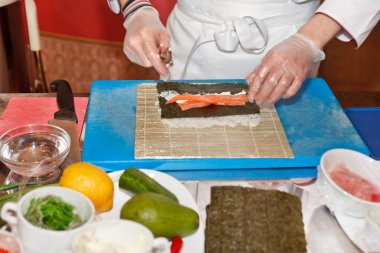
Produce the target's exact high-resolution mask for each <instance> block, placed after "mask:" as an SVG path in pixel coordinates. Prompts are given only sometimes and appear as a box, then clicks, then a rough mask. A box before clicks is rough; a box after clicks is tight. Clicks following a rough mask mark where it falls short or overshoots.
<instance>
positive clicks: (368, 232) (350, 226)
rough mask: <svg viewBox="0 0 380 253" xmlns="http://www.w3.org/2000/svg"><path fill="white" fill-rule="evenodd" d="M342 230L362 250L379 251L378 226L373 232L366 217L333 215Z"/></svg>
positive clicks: (379, 229) (379, 231)
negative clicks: (375, 231)
mask: <svg viewBox="0 0 380 253" xmlns="http://www.w3.org/2000/svg"><path fill="white" fill-rule="evenodd" d="M335 217H336V219H337V220H338V222H339V224H340V226H341V227H342V229H343V231H344V232H345V233H346V234H347V236H348V237H349V238H350V239H351V240H352V241H353V242H354V243H355V244H356V245H357V246H358V247H359V248H360V249H361V250H362V251H364V252H380V243H379V242H380V239H379V238H380V237H379V234H380V228H378V229H377V230H378V232H377V233H374V231H373V228H372V225H371V224H369V221H368V218H367V217H366V218H355V217H350V216H348V215H344V214H337V215H335Z"/></svg>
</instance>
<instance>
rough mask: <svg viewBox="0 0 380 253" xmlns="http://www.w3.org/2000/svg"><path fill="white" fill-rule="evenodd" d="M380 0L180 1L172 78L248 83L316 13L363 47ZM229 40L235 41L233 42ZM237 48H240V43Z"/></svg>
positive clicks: (173, 27) (171, 23)
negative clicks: (275, 49) (277, 47)
mask: <svg viewBox="0 0 380 253" xmlns="http://www.w3.org/2000/svg"><path fill="white" fill-rule="evenodd" d="M379 3H380V0H326V1H325V2H324V3H323V4H322V5H321V6H319V5H320V2H319V0H178V2H177V4H176V6H175V8H174V10H173V11H172V13H171V15H170V16H169V19H168V24H167V28H168V30H169V33H170V35H171V38H172V42H171V46H172V49H173V64H172V66H170V67H169V73H170V78H172V79H220V78H245V76H246V75H247V74H248V73H249V72H251V71H252V70H253V69H255V68H256V66H258V64H259V63H260V62H261V60H262V58H263V57H264V56H265V54H266V53H267V52H268V51H269V50H270V49H271V48H272V47H273V46H274V45H276V44H278V43H279V42H281V41H282V40H283V39H285V38H287V37H289V36H290V35H292V34H294V33H296V32H297V30H298V29H299V28H300V27H301V26H302V25H303V24H304V23H305V22H306V21H307V20H309V19H310V17H311V16H312V15H313V14H314V13H316V12H319V13H324V14H326V15H328V16H330V17H331V18H333V19H334V20H336V21H337V22H338V23H340V24H341V25H342V27H343V28H344V29H345V31H344V32H342V33H340V34H338V36H337V37H338V38H339V39H342V40H345V41H347V40H352V39H354V40H355V41H356V42H357V44H358V46H359V45H361V43H363V41H364V39H365V38H366V37H367V36H368V34H369V32H370V31H371V30H372V28H373V27H374V26H375V25H376V23H377V22H378V20H379V9H380V4H379ZM227 37H229V39H228V38H227ZM236 43H237V44H236Z"/></svg>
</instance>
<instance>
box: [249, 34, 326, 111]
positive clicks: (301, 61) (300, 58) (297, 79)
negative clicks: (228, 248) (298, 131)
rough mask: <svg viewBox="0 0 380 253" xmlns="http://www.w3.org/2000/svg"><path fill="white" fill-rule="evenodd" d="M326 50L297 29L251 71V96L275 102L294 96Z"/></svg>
mask: <svg viewBox="0 0 380 253" xmlns="http://www.w3.org/2000/svg"><path fill="white" fill-rule="evenodd" d="M324 59H325V54H324V53H323V51H322V50H321V49H319V48H318V47H317V46H316V45H315V44H314V43H313V41H312V40H310V39H308V38H306V37H304V36H303V35H301V34H299V33H296V34H294V35H292V36H291V37H289V38H288V39H285V40H283V41H282V42H280V43H279V44H277V45H276V46H274V47H273V48H272V49H271V50H270V51H269V52H268V53H267V55H266V56H265V57H264V59H263V60H262V62H261V63H260V65H259V66H258V67H257V68H256V69H255V70H254V71H253V72H252V73H250V74H249V75H248V77H247V78H246V80H247V83H248V84H249V85H250V86H249V90H248V100H249V101H250V102H253V101H255V102H256V103H257V104H274V103H275V102H276V101H277V100H278V99H280V98H289V97H291V96H293V95H294V94H295V93H296V92H297V91H298V89H299V88H300V87H301V85H302V82H303V81H304V79H305V78H306V77H308V75H309V73H310V71H311V70H312V67H313V65H314V64H316V63H318V62H319V61H321V60H324Z"/></svg>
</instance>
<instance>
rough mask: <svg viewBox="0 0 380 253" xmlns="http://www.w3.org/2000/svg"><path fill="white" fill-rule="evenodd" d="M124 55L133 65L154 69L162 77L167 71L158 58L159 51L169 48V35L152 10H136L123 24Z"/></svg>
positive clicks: (161, 60)
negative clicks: (124, 31) (124, 32)
mask: <svg viewBox="0 0 380 253" xmlns="http://www.w3.org/2000/svg"><path fill="white" fill-rule="evenodd" d="M124 27H125V29H126V34H125V37H124V53H125V54H126V56H127V57H128V59H129V60H131V61H132V62H134V63H137V64H139V65H142V66H144V67H152V66H153V67H154V68H155V69H156V70H157V71H158V73H159V74H160V75H162V76H164V77H165V76H167V75H168V69H167V67H166V65H165V63H164V62H163V59H161V58H160V53H161V51H163V52H164V51H168V50H169V48H170V37H169V34H168V32H167V30H166V28H165V27H164V25H163V24H162V23H161V21H160V19H159V16H158V13H157V12H156V11H155V10H154V9H150V8H144V9H141V10H138V11H137V12H136V13H134V14H132V16H131V17H129V18H127V20H126V21H125V22H124Z"/></svg>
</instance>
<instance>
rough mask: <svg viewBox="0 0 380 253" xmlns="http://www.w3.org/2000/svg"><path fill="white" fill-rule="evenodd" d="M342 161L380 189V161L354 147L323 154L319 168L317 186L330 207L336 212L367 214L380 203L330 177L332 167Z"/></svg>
mask: <svg viewBox="0 0 380 253" xmlns="http://www.w3.org/2000/svg"><path fill="white" fill-rule="evenodd" d="M339 165H344V166H345V167H346V168H347V169H348V170H350V171H351V172H353V173H355V174H357V175H358V176H360V177H362V178H363V179H365V180H367V181H369V182H371V183H372V184H373V185H374V186H375V187H377V188H378V189H380V162H378V161H376V160H374V159H372V158H370V157H368V156H366V155H364V154H362V153H359V152H356V151H353V150H348V149H332V150H329V151H327V152H326V153H324V154H323V155H322V158H321V162H320V168H319V170H318V186H319V189H320V191H321V193H322V196H323V201H324V203H325V204H326V205H327V207H329V209H330V210H331V211H332V212H333V213H342V214H345V215H349V216H352V217H358V218H364V217H365V216H366V213H367V211H368V210H369V209H372V208H380V203H378V202H371V201H366V200H363V199H360V198H358V197H356V196H354V195H352V194H350V193H348V192H346V191H345V190H343V189H342V188H340V187H339V186H338V185H337V184H336V183H335V182H334V181H333V180H332V179H331V177H330V173H331V171H332V170H333V169H335V168H336V167H337V166H339Z"/></svg>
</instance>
